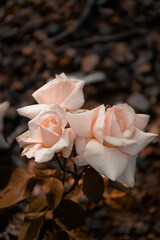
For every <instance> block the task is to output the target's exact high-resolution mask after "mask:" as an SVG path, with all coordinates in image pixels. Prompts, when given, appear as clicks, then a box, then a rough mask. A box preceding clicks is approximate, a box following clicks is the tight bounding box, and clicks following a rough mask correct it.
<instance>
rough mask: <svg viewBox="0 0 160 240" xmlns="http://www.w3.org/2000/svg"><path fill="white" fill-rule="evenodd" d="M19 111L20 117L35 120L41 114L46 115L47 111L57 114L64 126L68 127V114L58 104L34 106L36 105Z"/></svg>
mask: <svg viewBox="0 0 160 240" xmlns="http://www.w3.org/2000/svg"><path fill="white" fill-rule="evenodd" d="M17 111H18V113H19V114H20V115H22V116H24V117H27V118H30V119H33V118H35V117H36V116H38V114H40V113H42V112H43V113H44V112H47V111H52V112H53V113H56V114H57V115H58V116H59V117H60V119H61V121H62V123H63V126H66V124H67V120H66V112H65V111H64V109H63V108H61V107H60V106H58V105H57V104H51V105H47V104H34V105H30V106H26V107H22V108H19V109H17Z"/></svg>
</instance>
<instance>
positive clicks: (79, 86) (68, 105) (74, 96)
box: [61, 80, 85, 111]
mask: <svg viewBox="0 0 160 240" xmlns="http://www.w3.org/2000/svg"><path fill="white" fill-rule="evenodd" d="M72 81H73V82H74V88H73V90H72V91H71V93H70V94H69V95H68V97H67V98H66V99H65V101H64V102H63V103H62V104H61V106H62V107H64V108H65V109H68V110H70V111H75V110H77V109H79V108H80V107H82V106H83V104H84V101H85V100H84V95H83V87H84V81H82V80H72Z"/></svg>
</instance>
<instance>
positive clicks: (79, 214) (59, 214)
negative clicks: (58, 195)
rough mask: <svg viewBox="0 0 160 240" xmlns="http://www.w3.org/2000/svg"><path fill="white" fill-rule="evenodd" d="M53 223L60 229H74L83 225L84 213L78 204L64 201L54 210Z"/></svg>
mask: <svg viewBox="0 0 160 240" xmlns="http://www.w3.org/2000/svg"><path fill="white" fill-rule="evenodd" d="M55 221H56V223H57V225H59V226H60V227H61V228H62V229H69V230H72V229H76V228H79V227H81V226H82V225H84V224H85V213H84V210H83V208H82V207H81V206H80V205H79V204H78V203H76V202H73V201H71V200H67V199H65V200H63V201H62V202H61V203H60V205H59V206H58V207H57V209H56V210H55Z"/></svg>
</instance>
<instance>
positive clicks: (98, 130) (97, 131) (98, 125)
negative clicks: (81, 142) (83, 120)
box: [92, 105, 105, 143]
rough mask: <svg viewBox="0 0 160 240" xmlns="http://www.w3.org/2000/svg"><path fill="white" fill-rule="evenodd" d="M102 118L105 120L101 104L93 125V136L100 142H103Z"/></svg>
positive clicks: (103, 108) (103, 107)
mask: <svg viewBox="0 0 160 240" xmlns="http://www.w3.org/2000/svg"><path fill="white" fill-rule="evenodd" d="M104 120H105V106H104V105H101V106H100V109H99V113H98V117H97V119H96V121H95V124H94V126H93V130H92V131H93V136H94V137H95V138H96V139H97V140H98V141H99V142H100V143H103V136H104V126H105V125H104Z"/></svg>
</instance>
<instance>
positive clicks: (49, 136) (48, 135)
mask: <svg viewBox="0 0 160 240" xmlns="http://www.w3.org/2000/svg"><path fill="white" fill-rule="evenodd" d="M40 129H41V137H42V142H43V144H44V146H45V147H48V148H50V147H52V146H53V145H55V144H56V143H57V142H58V141H59V139H60V137H61V136H60V135H59V134H57V133H56V132H53V131H51V130H50V129H48V128H45V127H44V126H42V125H40Z"/></svg>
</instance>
